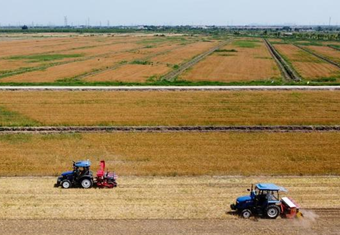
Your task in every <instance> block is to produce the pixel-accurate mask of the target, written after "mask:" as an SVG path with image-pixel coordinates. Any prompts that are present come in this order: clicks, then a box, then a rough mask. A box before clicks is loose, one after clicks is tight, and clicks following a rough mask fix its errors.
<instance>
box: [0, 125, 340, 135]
mask: <svg viewBox="0 0 340 235" xmlns="http://www.w3.org/2000/svg"><path fill="white" fill-rule="evenodd" d="M105 132H110V133H119V132H133V133H145V132H147V133H169V132H340V125H334V126H312V125H309V126H304V125H301V126H300V125H292V126H46V127H44V126H43V127H0V134H53V133H105Z"/></svg>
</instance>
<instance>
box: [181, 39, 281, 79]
mask: <svg viewBox="0 0 340 235" xmlns="http://www.w3.org/2000/svg"><path fill="white" fill-rule="evenodd" d="M248 44H249V45H248ZM280 77H281V75H280V71H279V69H278V67H277V65H276V63H275V61H274V59H273V58H272V57H271V55H270V53H269V51H268V49H267V47H266V46H265V44H264V42H263V41H256V42H254V41H252V40H237V41H235V42H234V43H233V44H232V45H227V46H225V47H223V48H221V49H220V50H218V51H216V52H215V53H213V54H212V55H210V56H209V57H208V58H206V59H205V60H203V61H201V62H200V63H198V64H197V65H195V66H194V67H193V68H192V69H190V70H188V71H187V72H186V73H184V74H183V75H182V76H181V79H183V80H189V81H222V82H236V81H255V80H276V79H280Z"/></svg>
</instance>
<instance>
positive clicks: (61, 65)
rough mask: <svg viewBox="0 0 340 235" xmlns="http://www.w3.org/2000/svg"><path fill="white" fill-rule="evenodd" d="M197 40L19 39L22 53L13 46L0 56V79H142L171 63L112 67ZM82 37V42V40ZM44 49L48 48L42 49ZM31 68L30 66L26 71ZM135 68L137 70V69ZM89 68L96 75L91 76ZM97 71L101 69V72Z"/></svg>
mask: <svg viewBox="0 0 340 235" xmlns="http://www.w3.org/2000/svg"><path fill="white" fill-rule="evenodd" d="M46 40H47V39H46ZM51 40H52V39H51ZM58 40H59V41H58ZM60 40H63V41H60ZM197 40H198V39H197V38H193V39H191V38H186V37H169V38H167V37H165V38H161V37H154V38H153V37H132V36H128V37H114V38H109V37H98V36H97V37H89V38H86V39H84V38H82V37H81V38H80V39H79V44H78V41H77V40H75V39H73V38H70V39H54V40H53V42H56V41H57V42H58V43H60V44H58V46H53V45H51V42H48V43H47V42H45V41H44V40H41V44H43V45H40V44H39V43H36V44H37V45H36V44H34V42H32V41H29V42H27V43H24V42H23V45H22V50H23V52H22V54H19V55H17V54H16V53H19V51H15V50H14V52H13V51H12V52H11V53H13V56H11V57H4V58H2V59H0V65H1V66H2V67H1V70H0V76H1V74H2V76H3V78H1V80H0V82H19V83H20V82H21V83H22V82H24V83H34V82H52V83H53V82H55V81H59V80H63V81H65V80H67V81H69V80H70V79H71V80H72V79H73V80H75V79H78V77H81V78H84V77H86V76H87V75H88V76H89V77H90V78H89V79H88V81H117V80H118V81H139V82H145V81H146V80H147V79H148V78H149V77H155V76H156V77H157V76H160V75H161V74H163V73H166V72H168V71H169V70H171V65H169V64H167V63H158V62H157V63H155V66H146V67H144V68H143V69H141V68H140V66H127V67H126V68H121V69H119V70H118V71H115V69H117V68H120V67H124V64H129V63H131V62H133V61H134V60H135V59H139V60H143V59H144V58H148V57H150V58H152V57H156V56H159V55H162V54H166V53H165V52H171V50H174V49H177V48H180V47H188V48H189V49H188V50H189V51H192V50H193V49H191V47H190V44H191V43H194V42H196V41H197ZM47 41H48V40H47ZM82 41H84V43H85V42H86V44H82ZM38 42H40V41H38ZM30 44H32V45H33V47H34V48H36V51H34V50H33V52H34V53H35V54H34V53H33V54H28V55H26V52H25V51H29V50H28V45H30ZM14 45H15V44H10V45H9V46H8V47H9V48H11V47H13V46H14ZM70 47H71V48H70ZM47 49H49V50H50V51H46V50H47ZM68 49H69V50H68ZM39 50H40V51H39ZM4 52H6V51H4ZM162 52H164V53H162ZM31 53H32V52H31ZM51 53H53V54H51ZM189 54H190V53H189ZM14 55H15V56H14ZM78 57H79V58H78ZM151 63H153V62H151ZM150 67H151V68H150ZM25 68H27V70H25ZM32 68H33V70H32V71H30V70H31V69H32ZM110 68H113V69H110ZM106 70H109V71H106ZM139 70H140V71H141V72H140V74H138V73H137V72H138V71H139ZM93 72H95V75H98V76H93V77H92V75H93ZM101 72H105V73H103V74H101Z"/></svg>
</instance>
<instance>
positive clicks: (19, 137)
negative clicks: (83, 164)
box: [0, 132, 340, 176]
mask: <svg viewBox="0 0 340 235" xmlns="http://www.w3.org/2000/svg"><path fill="white" fill-rule="evenodd" d="M339 152H340V133H339V132H327V133H326V132H325V133H318V132H314V133H263V132H262V133H238V132H225V133H224V132H212V133H133V132H132V133H83V134H48V135H45V134H41V135H39V134H33V135H31V134H3V135H0V156H1V162H0V176H32V175H34V176H38V175H58V174H59V173H60V172H61V171H64V170H65V169H69V168H70V164H71V163H72V160H77V159H90V160H91V161H93V162H99V161H100V160H102V159H105V160H106V161H107V165H108V167H109V169H115V171H117V172H119V174H120V175H143V176H155V175H158V176H176V175H182V176H183V175H196V176H199V175H339V174H340V161H339V154H338V153H339Z"/></svg>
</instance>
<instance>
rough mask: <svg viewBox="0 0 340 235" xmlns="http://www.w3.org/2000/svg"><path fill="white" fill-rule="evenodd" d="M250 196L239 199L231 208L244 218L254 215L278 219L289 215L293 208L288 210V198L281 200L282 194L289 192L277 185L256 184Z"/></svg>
mask: <svg viewBox="0 0 340 235" xmlns="http://www.w3.org/2000/svg"><path fill="white" fill-rule="evenodd" d="M248 191H250V195H249V196H248V195H247V196H243V197H239V198H237V199H236V204H231V205H230V208H231V209H232V210H234V211H236V212H237V213H238V214H239V215H240V216H242V217H243V218H249V217H250V216H252V215H256V216H261V217H267V218H269V219H276V218H277V217H278V216H279V215H281V214H287V215H288V214H289V213H292V212H291V207H289V208H288V206H287V202H288V201H290V199H288V198H284V200H280V195H279V194H280V192H287V190H286V189H285V188H283V187H280V186H277V185H275V184H256V185H255V188H254V187H253V185H252V186H251V189H248Z"/></svg>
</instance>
